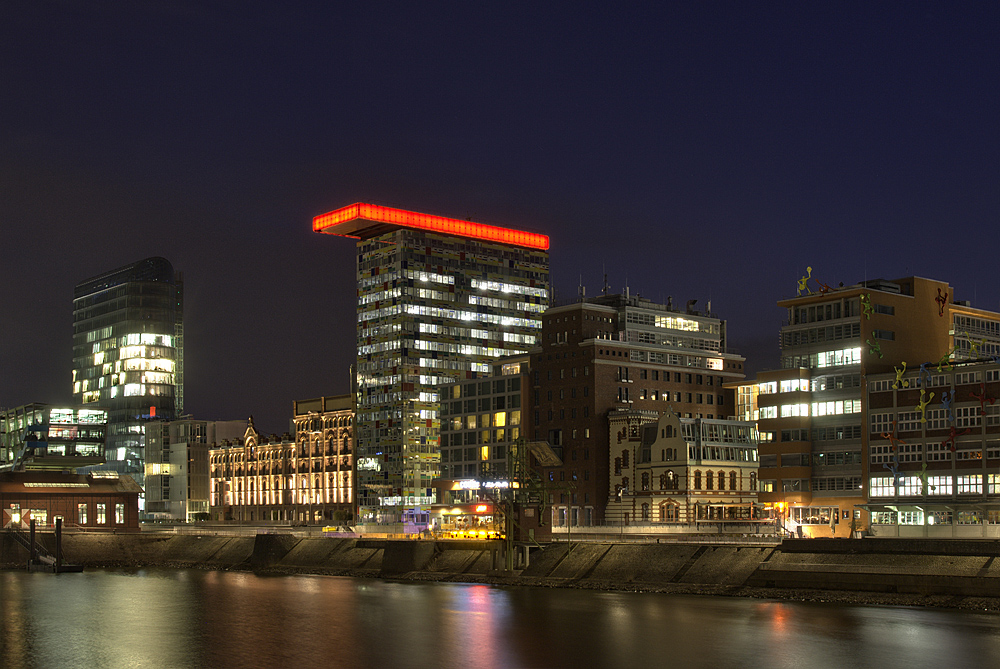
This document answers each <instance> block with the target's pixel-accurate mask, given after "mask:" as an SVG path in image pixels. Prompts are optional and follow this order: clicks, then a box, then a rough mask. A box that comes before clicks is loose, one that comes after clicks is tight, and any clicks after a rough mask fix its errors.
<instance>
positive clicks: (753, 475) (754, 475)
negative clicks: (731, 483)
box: [750, 472, 757, 490]
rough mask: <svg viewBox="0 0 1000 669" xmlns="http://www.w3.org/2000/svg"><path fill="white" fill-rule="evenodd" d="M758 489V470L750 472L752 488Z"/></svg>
mask: <svg viewBox="0 0 1000 669" xmlns="http://www.w3.org/2000/svg"><path fill="white" fill-rule="evenodd" d="M756 489H757V472H750V490H756Z"/></svg>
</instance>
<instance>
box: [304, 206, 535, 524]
mask: <svg viewBox="0 0 1000 669" xmlns="http://www.w3.org/2000/svg"><path fill="white" fill-rule="evenodd" d="M313 230H314V231H316V232H320V233H326V234H333V235H340V236H346V237H352V238H355V239H357V282H358V285H357V291H358V292H357V295H358V304H357V319H358V323H357V369H356V373H357V447H358V453H357V458H358V459H357V470H358V490H357V496H358V514H359V521H360V522H361V523H362V524H364V525H386V524H395V523H414V524H418V525H419V524H421V523H424V522H426V521H427V520H428V519H429V512H430V506H431V504H432V503H433V502H434V501H435V499H434V489H433V486H432V483H431V482H432V480H434V479H436V478H438V476H439V473H440V472H439V470H440V462H441V459H440V440H439V431H440V404H439V401H440V399H441V398H440V388H441V386H443V385H445V384H449V383H452V382H454V381H456V380H464V379H472V378H477V376H479V375H490V374H491V373H492V370H493V367H492V365H493V363H495V362H496V361H497V360H498V359H499V358H502V357H504V356H508V355H515V354H522V353H525V352H527V351H528V349H530V348H531V347H532V346H534V345H535V344H536V343H537V339H538V334H539V332H540V330H541V318H540V315H541V312H543V311H544V310H545V309H546V308H547V307H548V303H549V263H548V246H549V240H548V237H546V236H545V235H540V234H535V233H530V232H524V231H520V230H513V229H509V228H503V227H497V226H492V225H484V224H481V223H473V222H471V221H464V220H456V219H450V218H444V217H441V216H433V215H428V214H420V213H415V212H410V211H404V210H400V209H393V208H389V207H383V206H377V205H372V204H364V203H357V204H353V205H350V206H348V207H344V208H342V209H338V210H336V211H332V212H329V213H327V214H323V215H321V216H317V217H316V218H315V219H314V220H313Z"/></svg>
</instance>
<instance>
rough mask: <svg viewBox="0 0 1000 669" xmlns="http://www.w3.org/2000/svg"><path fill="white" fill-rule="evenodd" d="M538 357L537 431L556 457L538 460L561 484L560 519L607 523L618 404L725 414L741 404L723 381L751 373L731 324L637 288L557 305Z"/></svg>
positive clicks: (683, 413) (533, 411)
mask: <svg viewBox="0 0 1000 669" xmlns="http://www.w3.org/2000/svg"><path fill="white" fill-rule="evenodd" d="M542 321H543V325H542V340H541V342H540V347H539V348H538V349H537V350H536V351H533V352H532V358H531V378H532V390H531V406H530V407H529V409H528V411H527V412H526V413H527V414H528V417H529V418H528V420H526V421H525V423H526V424H527V426H528V428H529V430H530V433H531V439H532V440H533V441H537V442H546V443H547V444H548V445H549V447H550V448H551V450H552V452H553V454H554V456H553V457H554V458H555V459H554V460H547V462H546V463H544V464H540V465H539V466H538V470H539V472H540V473H541V475H542V477H543V478H544V479H547V481H548V482H549V483H550V484H552V485H553V486H555V487H562V488H563V490H562V491H559V492H550V493H546V494H547V495H549V496H550V497H551V500H550V503H551V505H552V506H553V507H554V508H555V509H556V510H555V511H554V513H555V517H556V523H555V525H554V527H559V522H561V520H562V519H566V520H565V522H566V523H567V526H574V525H580V526H591V525H602V524H604V523H605V522H607V520H608V519H607V517H606V515H605V508H606V506H607V504H608V502H609V491H611V490H613V489H614V486H613V483H612V480H611V476H610V474H609V472H610V471H611V464H612V463H613V458H612V456H611V446H612V444H611V440H610V438H609V435H610V434H611V432H610V427H609V423H608V419H609V418H608V417H609V415H611V414H612V413H613V412H615V411H619V410H645V411H648V412H651V413H650V415H651V416H656V415H659V413H660V412H662V411H665V410H666V409H668V408H669V409H671V410H672V411H674V412H675V413H676V414H677V415H679V416H680V417H682V418H707V419H716V418H725V417H729V416H731V415H733V414H734V413H735V410H736V406H735V402H734V392H733V390H731V389H729V388H726V387H725V386H724V384H726V383H729V382H733V381H737V380H740V379H742V378H743V362H744V358H743V357H742V356H740V355H737V354H735V353H731V352H729V351H728V349H727V345H726V327H725V322H724V321H722V320H720V319H719V318H717V317H716V316H715V315H713V314H711V313H710V311H705V312H701V311H698V310H696V309H695V308H694V304H693V302H692V303H688V305H687V306H686V307H685V308H684V309H683V310H681V309H674V308H673V305H672V303H671V302H668V304H666V305H662V304H657V303H655V302H652V301H650V300H646V299H643V298H642V297H640V296H638V295H636V296H630V295H627V294H626V295H602V296H599V297H594V298H582V299H581V300H580V301H578V302H574V303H571V304H566V305H561V306H557V307H553V308H552V309H549V310H548V311H546V312H545V314H544V315H543V318H542Z"/></svg>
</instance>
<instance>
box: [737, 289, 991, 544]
mask: <svg viewBox="0 0 1000 669" xmlns="http://www.w3.org/2000/svg"><path fill="white" fill-rule="evenodd" d="M800 292H802V289H801V288H800ZM778 306H779V307H781V308H783V309H786V310H787V314H788V318H787V321H786V324H785V325H784V326H783V327H782V328H781V369H778V370H769V371H764V372H761V373H760V374H758V375H757V378H756V379H754V380H753V381H751V382H748V383H745V384H738V404H739V417H740V418H743V419H745V420H756V421H757V422H758V428H759V431H760V442H761V443H760V474H759V476H760V479H759V486H760V490H759V499H760V502H761V503H762V504H764V505H765V506H767V507H769V509H770V513H771V514H772V515H773V517H774V518H775V520H776V521H778V522H779V523H780V524H782V525H783V526H784V527H785V529H786V530H787V531H789V532H794V533H796V534H801V535H803V536H818V537H824V536H825V537H829V536H841V537H843V536H848V535H849V534H850V533H851V531H852V530H866V529H868V522H869V514H868V507H867V506H866V503H867V502H868V501H869V500H872V499H873V494H874V493H875V491H877V490H882V491H883V492H884V489H885V485H884V483H885V478H886V477H887V476H888V477H890V478H893V479H896V475H895V474H891V473H890V471H889V470H890V469H891V468H893V467H894V466H896V465H895V463H894V462H888V461H887V460H886V453H884V452H883V450H884V448H883V447H887V448H891V447H892V446H893V443H892V440H890V439H889V437H883V434H892V433H893V432H892V431H893V430H898V429H899V426H904V427H907V428H909V427H911V426H912V423H913V421H912V420H910V418H909V416H903V417H901V418H900V417H899V416H898V415H897V413H898V412H897V411H889V412H886V411H885V410H884V409H885V407H886V406H894V405H891V404H890V402H897V401H898V399H897V398H895V397H890V396H889V395H886V394H884V393H876V394H872V390H873V387H872V385H871V384H872V382H873V380H874V379H878V383H879V384H882V385H884V383H885V378H886V377H885V375H890V376H891V377H892V380H893V381H894V380H895V378H896V375H897V374H899V375H900V378H901V379H902V380H901V383H902V382H903V381H906V382H907V383H909V381H908V380H907V379H909V378H910V377H916V376H917V375H921V376H928V375H930V370H932V369H933V370H935V371H934V374H933V376H934V377H935V378H936V377H938V376H940V372H939V371H938V367H939V366H941V367H942V368H947V367H950V366H951V365H952V364H954V363H955V362H956V361H964V360H970V359H977V358H979V357H992V356H996V355H998V354H1000V314H997V313H993V312H989V311H984V310H981V309H976V308H973V307H972V306H971V305H970V304H969V303H968V302H963V301H956V300H954V290H953V288H952V287H951V286H949V285H948V284H947V283H946V282H943V281H934V280H931V279H924V278H920V277H907V278H903V279H896V280H893V281H886V280H882V279H878V280H872V281H865V282H863V283H860V284H855V285H852V286H846V287H840V288H830V287H829V286H823V290H821V291H820V292H816V293H812V292H807V293H806V294H800V295H798V296H796V297H794V298H790V299H786V300H781V301H779V302H778ZM952 383H953V382H952V381H949V382H948V384H947V385H948V387H949V388H950V387H951V385H952ZM954 383H955V384H958V385H961V384H959V383H958V382H957V381H955V382H954ZM882 390H884V389H882ZM926 390H927V392H926V393H925V394H924V396H923V397H921V394H920V392H919V390H918V391H917V392H916V395H914V397H915V398H916V401H915V402H914V406H913V407H911V409H910V410H909V412H912V411H916V410H919V409H917V407H919V405H920V404H921V403H924V402H926V403H924V410H925V411H927V412H929V413H928V415H930V412H932V411H934V410H938V409H940V408H941V393H940V392H938V391H936V389H935V388H926ZM931 392H935V396H934V397H933V398H931V397H930V393H931ZM952 392H954V391H952ZM909 399H910V397H909V396H906V398H905V401H907V402H908V401H909ZM966 401H968V402H969V404H968V407H963V410H964V409H965V408H970V410H971V408H973V403H972V402H971V401H969V400H968V398H966ZM897 408H898V407H897ZM974 408H976V409H977V410H978V404H976V405H975V407H974ZM888 413H892V414H893V417H894V420H897V421H898V425H897V426H896V427H893V426H892V425H891V424H890V423H891V422H892V421H887V420H885V419H884V417H885V415H887V414H888ZM903 413H908V412H906V411H904V412H903ZM920 425H921V430H923V429H924V428H923V425H924V424H923V423H921V424H920ZM896 434H899V433H898V432H897V433H896ZM911 436H912V435H911V434H910V433H909V430H907V434H906V437H911ZM895 438H896V437H895V436H893V439H895ZM880 449H882V450H880ZM911 456H912V458H915V459H912V460H910V459H909V458H911ZM903 457H904V459H906V461H907V462H913V463H916V466H917V467H918V468H919V467H920V466H921V464H928V466H931V467H934V466H935V465H933V464H932V463H931V462H930V461H929V459H928V454H927V453H925V452H923V451H921V452H920V453H913V454H909V453H907V454H906V455H904V456H903ZM891 459H892V456H889V460H891ZM874 497H883V498H884V495H883V494H882V493H879V494H878V495H874Z"/></svg>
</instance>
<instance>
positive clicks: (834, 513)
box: [761, 493, 868, 538]
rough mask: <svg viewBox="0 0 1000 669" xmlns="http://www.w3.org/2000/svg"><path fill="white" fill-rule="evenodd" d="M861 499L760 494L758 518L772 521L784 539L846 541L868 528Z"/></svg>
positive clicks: (866, 515)
mask: <svg viewBox="0 0 1000 669" xmlns="http://www.w3.org/2000/svg"><path fill="white" fill-rule="evenodd" d="M863 503H864V499H862V498H861V497H816V496H811V495H802V494H799V495H794V496H793V495H785V496H784V499H782V496H781V495H780V494H765V493H762V494H761V509H762V518H764V519H769V520H772V521H774V522H775V523H776V524H777V526H778V527H780V528H782V529H783V531H784V534H785V535H786V536H796V537H805V538H821V537H825V538H830V537H840V538H847V537H850V536H852V535H853V533H854V532H859V531H862V530H866V529H868V513H867V512H866V511H865V510H864V509H863V508H861V507H860V505H862V504H863Z"/></svg>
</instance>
